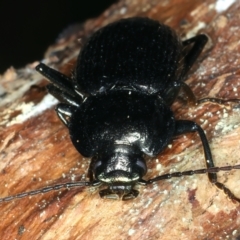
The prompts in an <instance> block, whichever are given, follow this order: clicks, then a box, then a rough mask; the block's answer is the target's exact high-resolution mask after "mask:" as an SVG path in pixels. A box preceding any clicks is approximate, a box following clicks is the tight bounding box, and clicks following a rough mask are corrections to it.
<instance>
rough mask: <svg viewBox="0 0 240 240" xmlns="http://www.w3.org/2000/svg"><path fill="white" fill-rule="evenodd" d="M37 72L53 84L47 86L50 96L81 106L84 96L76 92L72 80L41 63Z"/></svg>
mask: <svg viewBox="0 0 240 240" xmlns="http://www.w3.org/2000/svg"><path fill="white" fill-rule="evenodd" d="M36 70H37V71H38V72H39V73H40V74H42V75H43V76H44V77H46V78H47V79H48V80H49V81H50V82H51V84H49V85H47V89H48V91H49V93H50V94H52V95H53V96H54V97H55V98H57V99H58V100H59V101H61V102H64V103H68V104H70V105H73V106H77V107H79V106H80V104H81V102H82V101H83V96H84V95H83V94H81V95H80V94H78V93H77V92H76V91H75V89H74V87H73V83H72V79H71V78H69V77H67V76H66V75H64V74H62V73H60V72H58V71H56V70H54V69H52V68H50V67H48V66H46V65H45V64H43V63H40V64H39V65H38V66H37V67H36Z"/></svg>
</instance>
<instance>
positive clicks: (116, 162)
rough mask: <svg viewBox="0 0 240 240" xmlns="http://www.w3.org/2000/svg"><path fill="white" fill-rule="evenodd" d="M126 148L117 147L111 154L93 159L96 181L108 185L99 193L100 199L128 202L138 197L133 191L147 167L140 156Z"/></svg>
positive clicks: (140, 154) (135, 191) (136, 192)
mask: <svg viewBox="0 0 240 240" xmlns="http://www.w3.org/2000/svg"><path fill="white" fill-rule="evenodd" d="M142 155H143V154H142V153H140V152H138V153H136V152H135V151H133V149H131V147H128V146H118V147H117V148H115V149H114V151H113V152H112V153H110V154H109V153H105V154H101V155H98V156H96V157H95V158H94V159H93V163H92V171H93V173H94V175H95V178H96V180H97V181H100V182H101V183H103V184H105V185H108V188H107V189H104V190H101V191H100V192H99V194H100V196H101V197H102V198H108V199H119V198H121V199H122V200H129V199H133V198H135V197H137V196H138V191H137V190H135V189H133V187H134V186H135V184H136V183H137V182H138V181H139V180H141V179H142V177H143V176H144V175H145V174H146V171H147V166H146V163H145V160H144V158H143V156H142Z"/></svg>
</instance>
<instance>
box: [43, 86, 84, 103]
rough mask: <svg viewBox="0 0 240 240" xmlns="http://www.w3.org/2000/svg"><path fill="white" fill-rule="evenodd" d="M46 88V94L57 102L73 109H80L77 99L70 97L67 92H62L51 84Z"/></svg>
mask: <svg viewBox="0 0 240 240" xmlns="http://www.w3.org/2000/svg"><path fill="white" fill-rule="evenodd" d="M46 88H47V90H48V92H49V93H50V94H51V95H53V96H54V97H55V98H56V99H57V100H58V101H60V102H62V103H67V104H69V105H72V106H75V107H80V104H79V101H77V99H76V98H74V97H73V96H72V95H70V94H69V93H68V92H64V91H62V90H61V89H60V88H57V87H55V86H54V85H53V84H48V85H47V86H46Z"/></svg>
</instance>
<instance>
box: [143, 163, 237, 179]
mask: <svg viewBox="0 0 240 240" xmlns="http://www.w3.org/2000/svg"><path fill="white" fill-rule="evenodd" d="M233 169H240V164H239V165H235V166H224V167H211V168H203V169H197V170H188V171H184V172H174V173H167V174H164V175H161V176H157V177H155V178H151V179H149V180H147V181H146V184H151V183H154V182H158V181H161V180H165V179H170V178H173V177H182V176H191V175H194V174H205V173H217V172H220V171H231V170H233Z"/></svg>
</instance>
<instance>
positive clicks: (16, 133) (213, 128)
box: [0, 0, 240, 240]
mask: <svg viewBox="0 0 240 240" xmlns="http://www.w3.org/2000/svg"><path fill="white" fill-rule="evenodd" d="M216 2H217V4H219V2H220V1H215V0H207V1H200V0H196V1H189V0H169V1H155V0H122V1H119V3H117V4H115V5H113V6H112V7H110V8H109V9H107V10H106V11H105V12H104V13H103V14H102V15H101V16H99V17H98V18H97V19H92V20H89V21H87V22H85V23H84V24H82V25H80V26H78V27H77V28H76V29H75V30H74V31H66V32H65V33H64V34H63V35H62V36H61V38H59V40H58V41H57V42H56V44H54V45H52V46H51V47H50V48H49V49H48V51H47V53H46V55H45V61H46V63H47V64H48V65H50V66H54V67H55V68H56V69H59V70H60V71H62V72H64V73H65V74H68V75H71V70H72V69H73V68H74V64H75V61H76V56H77V55H78V52H79V49H80V48H81V43H80V42H79V39H81V42H83V43H84V41H85V40H86V38H87V37H88V36H89V35H90V34H91V33H92V32H93V31H95V30H96V29H98V28H100V27H102V26H104V25H106V24H108V23H110V22H113V21H115V20H117V19H120V18H123V17H124V18H126V17H131V16H148V17H150V18H153V19H156V20H159V21H161V22H164V23H166V24H168V25H170V26H171V27H173V28H175V29H176V30H177V32H178V33H179V34H180V35H181V36H182V37H183V38H184V39H186V38H189V37H191V36H194V35H196V34H198V33H200V32H201V33H206V34H208V36H209V38H210V41H209V43H208V44H207V46H206V48H205V50H204V52H203V54H202V55H201V56H200V57H199V60H198V61H197V62H196V64H195V66H194V68H193V70H191V73H190V74H189V79H188V81H187V83H188V84H189V85H190V86H191V88H192V89H193V90H194V93H195V94H196V96H197V97H198V98H202V97H206V96H210V97H214V96H217V97H223V98H238V97H239V96H238V93H239V92H240V89H239V79H240V44H239V36H240V28H239V25H240V14H239V12H240V4H239V1H235V3H233V4H232V5H231V6H230V7H229V8H227V9H225V10H223V11H222V10H221V11H220V10H217V9H218V8H217V7H216ZM225 2H227V1H225ZM43 34H44V32H43ZM35 65H36V63H34V64H32V65H29V66H27V67H26V68H25V69H21V70H14V69H9V71H8V72H6V73H5V74H4V75H3V76H1V79H0V84H1V89H0V93H1V102H0V139H1V142H0V169H1V172H0V182H1V184H0V196H1V197H4V196H8V195H13V194H17V193H20V192H24V191H29V190H33V189H37V188H40V187H44V186H48V185H50V184H52V183H60V182H66V181H71V180H74V179H84V177H85V176H86V173H87V169H88V165H89V160H87V159H83V158H82V157H81V156H80V155H79V153H78V152H77V151H76V150H75V148H74V147H73V145H72V144H71V141H70V139H69V136H68V131H67V129H66V127H64V126H63V124H62V123H61V122H60V120H59V119H58V118H57V116H56V114H55V112H54V109H53V107H52V106H53V105H54V104H55V103H56V102H55V101H54V100H53V99H52V98H50V97H49V96H48V95H47V93H46V91H45V90H44V88H42V87H43V86H44V85H46V84H47V81H46V80H43V79H42V77H41V76H40V75H39V74H37V73H36V72H35V71H34V66H35ZM34 85H35V86H34ZM47 107H49V108H48V109H46V108H47ZM172 108H173V110H174V111H175V113H176V117H177V118H178V119H191V120H194V121H196V122H197V123H199V124H200V125H201V126H202V127H203V128H204V130H205V131H206V133H207V136H208V138H209V141H210V144H211V149H212V152H213V157H214V161H215V164H216V165H217V166H225V165H233V164H239V156H240V113H239V105H238V104H226V105H218V104H214V103H204V104H201V105H199V106H197V107H195V108H190V109H189V107H188V106H183V105H182V103H180V102H176V103H175V104H174V105H173V107H172ZM44 109H46V110H44ZM147 164H148V167H149V171H148V173H147V176H146V179H147V178H150V177H153V176H157V175H159V174H163V173H168V172H169V171H171V172H172V171H183V170H188V169H198V168H203V167H205V164H204V156H203V151H202V148H201V143H200V140H199V137H198V136H197V134H188V135H186V136H181V137H178V138H177V139H174V141H173V142H172V145H170V146H169V148H168V149H166V150H165V151H164V152H163V153H161V154H160V155H159V156H158V158H157V159H153V160H149V161H148V162H147ZM219 180H221V182H224V183H225V184H226V185H227V186H228V187H229V188H230V189H231V190H232V191H233V192H234V193H235V194H236V195H237V196H239V197H240V188H239V183H240V172H239V171H237V170H235V171H231V172H226V173H219ZM0 211H1V215H0V236H1V239H4V240H7V239H21V240H25V239H26V240H29V239H41V240H43V239H44V240H45V239H58V240H61V239H62V240H67V239H71V240H72V239H98V240H99V239H161V240H168V239H182V240H184V239H237V237H238V236H240V216H239V211H240V204H238V203H233V202H232V201H231V200H230V199H228V198H227V197H226V195H225V194H224V193H223V192H221V191H220V190H218V189H217V188H216V187H215V186H213V185H212V184H211V183H210V182H209V181H208V178H207V176H205V175H199V176H191V177H184V178H177V179H171V180H167V181H162V182H160V183H158V184H154V185H153V186H148V187H147V188H144V187H141V188H140V195H139V197H138V198H136V199H135V200H133V201H128V202H122V201H110V200H103V199H100V197H99V195H98V191H97V190H93V189H74V190H73V189H72V190H69V191H68V190H64V191H62V192H58V191H56V192H51V193H46V194H44V195H42V194H40V195H37V196H34V197H32V198H28V197H27V198H23V199H20V200H14V201H12V202H9V203H2V204H1V205H0Z"/></svg>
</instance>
